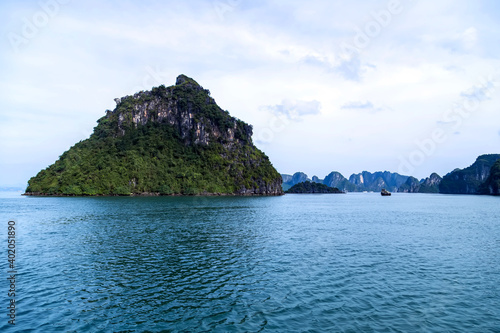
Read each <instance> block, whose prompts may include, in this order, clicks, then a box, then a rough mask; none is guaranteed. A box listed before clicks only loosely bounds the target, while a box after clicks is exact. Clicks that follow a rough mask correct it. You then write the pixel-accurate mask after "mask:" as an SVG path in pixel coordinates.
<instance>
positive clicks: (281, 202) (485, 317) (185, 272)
mask: <svg viewBox="0 0 500 333" xmlns="http://www.w3.org/2000/svg"><path fill="white" fill-rule="evenodd" d="M499 208H500V198H498V197H489V196H460V195H454V196H449V195H433V194H398V193H395V194H393V195H392V196H391V197H381V196H380V195H379V194H370V193H368V194H361V193H359V194H355V193H352V194H333V195H332V194H324V195H322V194H319V195H298V194H296V195H286V196H282V197H99V198H90V197H85V198H76V197H68V198H56V197H22V196H20V195H19V194H18V193H15V194H3V195H1V196H0V218H1V229H0V240H1V242H0V247H2V248H3V249H2V250H1V253H3V258H1V257H0V281H4V282H1V283H0V290H2V292H1V295H0V302H1V303H0V309H3V310H0V331H2V332H8V331H7V329H12V330H13V331H26V332H162V331H163V332H259V331H264V332H381V331H383V332H500V209H499ZM8 221H14V222H15V228H16V235H15V237H16V256H15V269H16V272H17V275H16V281H15V288H16V292H15V294H16V295H15V304H16V317H15V326H14V327H11V326H12V325H11V324H9V323H8V320H9V317H8V316H7V315H8V312H9V309H7V307H8V306H9V302H10V299H11V297H9V296H8V292H7V291H8V290H7V289H8V288H9V281H8V280H7V279H8V277H9V275H8V271H9V267H8V265H9V263H8V256H7V237H8V230H7V227H8Z"/></svg>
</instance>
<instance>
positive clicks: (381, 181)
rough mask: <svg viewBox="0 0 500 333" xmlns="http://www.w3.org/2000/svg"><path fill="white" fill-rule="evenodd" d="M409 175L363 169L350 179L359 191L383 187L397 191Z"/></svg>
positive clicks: (378, 189) (376, 190)
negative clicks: (372, 171)
mask: <svg viewBox="0 0 500 333" xmlns="http://www.w3.org/2000/svg"><path fill="white" fill-rule="evenodd" d="M407 179H408V176H402V175H400V174H398V173H392V172H388V171H384V172H380V171H379V172H375V173H371V172H367V171H363V172H362V173H359V174H353V175H351V176H350V177H349V181H350V182H351V183H353V184H355V185H356V187H357V190H358V191H375V192H378V191H380V190H382V189H383V188H385V189H387V190H389V191H391V192H397V191H398V189H399V187H400V186H401V185H402V184H404V183H405V182H406V180H407Z"/></svg>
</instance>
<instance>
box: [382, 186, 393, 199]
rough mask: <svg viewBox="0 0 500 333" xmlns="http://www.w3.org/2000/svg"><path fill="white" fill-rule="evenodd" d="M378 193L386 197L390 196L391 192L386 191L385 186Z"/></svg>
mask: <svg viewBox="0 0 500 333" xmlns="http://www.w3.org/2000/svg"><path fill="white" fill-rule="evenodd" d="M380 194H381V195H382V196H383V197H387V196H390V195H391V192H389V191H387V190H386V189H385V188H383V189H382V191H381V192H380Z"/></svg>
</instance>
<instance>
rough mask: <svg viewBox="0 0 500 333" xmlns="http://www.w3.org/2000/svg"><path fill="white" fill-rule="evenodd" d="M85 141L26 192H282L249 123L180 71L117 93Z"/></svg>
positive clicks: (258, 193)
mask: <svg viewBox="0 0 500 333" xmlns="http://www.w3.org/2000/svg"><path fill="white" fill-rule="evenodd" d="M115 102H116V108H115V109H114V110H113V111H111V110H108V111H106V115H105V116H104V117H102V118H101V119H99V120H98V121H97V123H98V125H97V127H95V128H94V132H93V134H92V135H91V136H90V138H88V139H86V140H83V141H81V142H79V143H77V144H75V145H74V146H73V147H71V148H70V149H69V150H68V151H66V152H65V153H63V154H62V155H61V156H60V158H59V159H58V160H57V161H56V162H55V163H54V164H52V165H50V166H49V167H48V168H46V169H44V170H42V171H40V172H39V173H38V174H37V175H36V176H35V177H33V178H31V179H30V180H29V182H28V187H27V189H26V193H25V194H26V195H54V196H96V195H282V194H283V190H282V186H281V184H282V179H281V175H280V174H279V173H278V172H277V171H276V169H275V168H274V167H273V165H272V164H271V162H270V161H269V158H268V157H267V156H266V155H265V154H264V153H263V152H262V151H260V150H259V149H257V148H256V147H255V146H254V144H253V142H252V126H250V125H248V124H247V123H245V122H243V121H242V120H239V119H236V118H234V117H231V116H230V115H229V112H227V111H224V110H223V109H221V108H220V107H219V106H218V105H217V104H216V103H215V101H214V99H213V98H212V97H211V96H210V92H209V91H208V90H206V89H203V87H201V86H200V85H199V84H198V83H197V82H196V81H195V80H193V79H191V78H189V77H187V76H185V75H180V76H179V77H177V81H176V84H175V85H174V86H170V87H165V86H163V85H162V86H159V87H156V88H153V89H152V90H151V91H141V92H138V93H136V94H135V95H133V96H125V97H122V98H117V99H115Z"/></svg>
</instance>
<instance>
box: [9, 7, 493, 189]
mask: <svg viewBox="0 0 500 333" xmlns="http://www.w3.org/2000/svg"><path fill="white" fill-rule="evenodd" d="M220 1H221V2H222V4H227V5H228V6H229V7H227V6H225V7H219V12H218V11H217V7H215V8H214V2H212V1H208V2H206V1H198V0H193V1H189V2H173V1H166V2H157V1H148V0H146V1H143V2H117V1H113V2H99V1H95V0H90V1H89V2H85V3H82V2H77V1H71V2H69V3H68V4H67V5H65V6H64V7H62V8H61V10H60V11H59V13H58V14H57V15H56V16H54V17H53V18H52V19H51V21H50V24H49V25H47V26H46V27H44V29H42V30H40V32H39V33H38V35H37V37H36V38H33V39H31V40H30V42H29V44H28V45H26V46H25V47H23V48H22V49H21V50H20V53H14V52H13V50H12V49H11V47H10V45H9V43H8V40H7V39H6V38H4V39H2V40H0V44H1V45H0V59H1V60H2V61H1V62H0V72H1V73H2V76H1V77H0V116H1V117H2V122H1V123H0V136H1V139H2V141H1V142H2V147H0V148H2V149H0V159H1V160H2V161H10V162H9V163H16V162H17V161H21V163H23V164H24V165H27V166H29V167H26V168H19V170H20V171H19V173H17V174H12V172H9V173H2V172H0V176H1V177H3V178H0V186H2V185H10V184H3V183H6V182H15V183H17V184H24V183H25V181H26V180H27V179H28V178H29V177H30V176H32V175H33V174H32V171H30V172H29V173H28V172H27V171H26V170H39V169H41V168H42V167H45V166H46V165H47V163H50V161H47V160H46V159H47V158H46V159H43V160H42V159H41V156H42V155H43V156H49V157H51V158H52V157H57V156H59V155H60V154H61V153H62V151H61V150H63V149H67V147H69V146H71V145H72V144H74V143H75V142H76V141H78V140H80V139H82V138H83V136H84V135H87V134H83V133H89V131H91V130H92V128H93V127H94V126H95V121H96V120H97V119H98V118H99V117H101V116H102V115H104V111H105V110H106V109H108V108H113V107H114V102H113V99H114V98H115V97H121V96H124V95H129V94H133V93H134V92H135V90H139V89H140V90H142V89H149V88H150V86H153V85H158V84H160V83H164V84H166V85H170V84H173V83H174V82H175V77H176V76H177V75H178V74H180V73H184V74H186V75H189V76H191V77H193V78H194V79H196V80H197V81H198V82H200V84H202V85H203V86H204V87H205V88H207V89H210V91H211V92H212V95H213V96H214V98H215V99H216V101H217V102H218V103H219V104H220V105H221V107H222V108H224V109H227V110H229V111H230V112H231V114H232V115H235V116H237V117H239V118H241V119H243V120H245V121H247V122H249V123H251V124H253V125H254V128H255V131H254V132H255V133H257V132H258V131H259V129H265V128H271V127H272V126H271V125H272V124H271V125H270V123H269V121H270V118H272V115H281V116H283V117H285V118H286V119H289V120H291V119H296V120H300V121H290V122H289V125H287V127H286V128H285V129H283V130H282V131H281V132H279V133H278V132H276V133H275V137H274V139H273V140H270V141H268V142H267V143H266V146H265V149H266V153H268V155H269V156H270V157H271V160H272V161H273V164H274V165H276V166H277V167H278V169H280V168H283V169H285V168H291V169H292V170H289V172H294V171H299V170H300V171H304V172H306V173H308V174H319V175H321V174H327V173H328V172H329V171H331V170H332V169H339V170H340V171H341V172H342V173H344V174H350V173H352V172H357V171H360V170H363V169H368V170H371V171H374V170H375V169H391V170H393V171H395V170H396V169H397V161H394V160H397V159H395V158H394V156H396V157H397V155H398V154H404V153H406V152H407V151H409V150H410V151H411V149H413V148H412V147H413V145H414V141H415V140H416V139H419V138H421V137H422V136H425V135H427V134H425V133H429V132H430V131H432V129H433V128H434V127H435V126H436V124H437V122H438V121H442V117H441V115H442V114H443V113H444V112H446V110H447V109H449V108H450V107H452V106H453V103H455V102H456V101H457V100H459V101H461V100H462V99H467V98H469V99H470V98H478V99H480V100H481V103H480V106H479V109H478V111H477V112H475V113H474V116H471V117H470V118H468V119H467V121H466V124H464V127H463V128H461V129H460V132H461V135H459V136H455V137H456V138H454V139H453V140H451V139H450V140H449V141H448V142H447V143H446V144H445V145H442V146H440V149H439V150H437V152H436V155H435V156H434V157H433V159H429V162H428V163H426V164H425V165H424V166H422V168H420V169H419V170H416V171H415V172H416V174H415V176H417V177H418V178H423V177H426V176H428V174H430V172H432V171H438V172H439V173H446V172H447V171H449V170H451V169H453V168H454V167H455V166H456V165H457V163H455V162H454V161H456V159H457V154H458V153H455V152H456V151H460V154H462V155H464V156H465V155H467V156H469V159H471V160H473V159H474V158H475V155H479V153H483V152H484V151H490V150H491V152H494V151H493V150H495V149H496V148H495V147H494V146H493V145H492V143H491V142H495V143H496V144H498V140H497V131H498V128H496V127H495V125H494V124H498V122H500V118H499V115H498V113H497V111H498V107H499V106H500V101H499V97H497V96H498V94H494V93H491V94H489V95H488V94H487V91H486V90H485V89H484V87H483V88H481V87H482V85H481V84H480V82H481V78H483V77H488V75H489V74H490V73H492V72H494V71H495V70H496V69H497V68H500V59H499V57H498V54H500V53H499V51H500V46H499V45H498V43H497V37H498V36H497V35H498V34H497V31H498V30H499V29H500V20H498V17H497V16H498V15H497V14H495V13H496V12H498V11H496V12H495V11H494V10H485V9H484V8H485V7H484V6H485V4H486V3H485V1H477V2H470V1H465V0H458V1H451V0H443V1H440V2H422V1H419V2H415V1H412V2H410V1H402V2H401V3H402V4H403V8H404V10H403V11H402V12H401V13H400V14H398V15H395V16H393V17H392V19H391V22H390V24H388V25H387V26H386V27H384V28H383V29H382V30H381V31H380V34H378V35H377V36H375V37H374V38H371V39H370V43H369V45H367V46H366V47H364V48H360V49H359V50H358V52H355V53H353V54H350V55H348V56H344V55H343V54H342V52H341V47H340V46H341V45H342V43H347V42H349V43H351V42H353V38H355V37H356V34H357V32H356V30H355V29H354V28H353V27H359V28H360V29H364V28H365V27H366V24H367V23H369V22H371V21H373V20H374V18H373V15H372V12H377V11H380V10H384V9H386V8H387V4H388V1H386V0H377V1H367V0H363V1H356V2H353V3H349V4H346V3H345V2H344V1H340V0H336V1H327V0H312V1H309V2H302V1H298V0H291V1H289V2H287V4H286V5H283V4H280V3H277V2H271V3H269V2H244V1H227V2H226V1H225V0H220ZM215 3H217V4H218V2H215ZM221 8H222V10H224V12H223V13H221V12H220V9H221ZM37 10H39V5H38V4H37V3H36V2H32V3H31V4H30V3H28V2H19V1H13V0H6V1H2V2H1V3H0V19H1V20H2V22H3V24H2V27H1V28H0V30H1V32H2V33H3V34H2V35H3V36H5V34H6V33H8V32H9V31H17V32H19V31H20V30H21V28H22V24H23V17H30V16H32V15H33V13H35V12H36V11H37ZM221 14H222V15H221ZM152 72H153V74H152ZM155 73H158V74H159V75H155ZM156 76H157V77H158V78H157V77H156ZM159 81H162V82H159ZM491 84H493V83H491ZM470 87H476V88H473V89H469V88H470ZM277 101H281V102H278V104H277ZM263 105H266V106H267V107H262V106H263ZM348 111H353V112H348ZM377 111H384V112H377ZM367 112H368V113H371V114H370V116H369V117H367V116H366V113H367ZM271 120H272V119H271ZM275 125H276V124H275ZM381 132H383V133H387V132H390V133H391V137H397V138H398V139H397V140H387V136H386V135H385V134H384V135H380V133H381ZM75 133H77V134H75ZM423 133H424V134H423ZM478 133H481V135H478ZM488 133H489V134H488ZM7 134H8V135H7ZM299 134H300V135H299ZM311 134H314V135H311ZM487 134H488V135H490V137H489V140H487V139H485V138H486V137H488V136H487ZM493 137H494V138H495V139H492V138H493ZM42 138H43V139H42ZM319 138H320V139H319ZM43 140H45V141H43ZM75 140H76V141H75ZM462 140H463V141H462ZM467 140H469V141H467ZM495 140H496V141H495ZM41 141H43V142H45V143H46V144H44V145H43V144H40V142H41ZM467 142H469V143H468V144H464V143H467ZM311 147H313V148H311ZM380 147H384V149H380ZM464 147H466V148H464ZM298 150H303V151H304V152H303V153H298ZM305 157H307V158H305ZM23 170H24V171H23Z"/></svg>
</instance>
